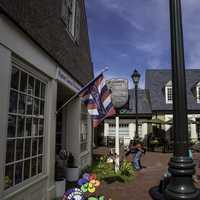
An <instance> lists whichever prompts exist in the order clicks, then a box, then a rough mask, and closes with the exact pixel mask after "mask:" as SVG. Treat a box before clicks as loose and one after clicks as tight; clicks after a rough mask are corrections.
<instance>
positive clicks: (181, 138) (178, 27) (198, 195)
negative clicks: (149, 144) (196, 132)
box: [164, 0, 200, 200]
mask: <svg viewBox="0 0 200 200" xmlns="http://www.w3.org/2000/svg"><path fill="white" fill-rule="evenodd" d="M170 27H171V57H172V81H173V124H174V132H175V134H174V135H175V136H174V137H175V138H174V157H173V158H171V160H170V162H169V172H170V173H171V175H172V177H171V180H170V183H169V185H168V186H167V189H166V190H165V194H164V196H165V198H166V199H170V200H173V199H177V200H178V199H188V200H197V199H200V192H199V190H198V189H196V188H195V187H194V185H193V182H192V175H193V174H194V173H195V164H194V162H193V160H192V158H190V157H189V153H188V148H189V145H188V143H189V137H188V121H187V96H186V82H185V59H184V45H183V29H182V14H181V0H170Z"/></svg>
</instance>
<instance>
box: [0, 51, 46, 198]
mask: <svg viewBox="0 0 200 200" xmlns="http://www.w3.org/2000/svg"><path fill="white" fill-rule="evenodd" d="M13 67H15V68H18V69H19V70H20V71H21V72H25V73H26V74H27V76H28V75H30V76H32V77H33V78H34V79H36V80H39V81H40V82H41V83H43V84H44V85H45V96H44V98H43V99H44V102H45V103H44V111H43V112H44V114H43V120H44V121H43V135H42V136H41V138H43V144H42V150H43V152H42V154H41V155H39V154H37V155H32V154H31V150H30V155H29V157H27V158H25V157H24V156H25V138H30V139H32V138H36V137H38V138H39V132H38V136H34V137H33V136H30V137H25V135H24V136H22V137H21V139H23V140H24V142H23V158H22V159H20V160H15V159H14V160H13V161H12V162H9V163H14V166H15V164H16V163H20V162H25V160H30V169H29V176H30V177H29V178H27V179H25V180H22V181H21V182H19V183H17V184H15V185H14V184H13V185H12V186H11V187H9V188H7V189H5V183H4V177H5V175H6V174H5V172H6V166H8V165H9V163H7V162H6V153H7V141H8V139H10V137H8V135H7V134H8V119H9V115H13V114H11V113H10V111H9V107H10V102H9V99H10V93H11V90H12V89H11V78H12V77H11V74H12V70H13ZM48 82H49V79H48V78H47V77H46V76H44V75H43V74H41V73H39V72H38V71H37V70H36V69H34V68H33V67H32V66H31V65H30V64H29V63H27V62H25V61H23V60H22V59H21V58H19V57H18V56H16V55H15V54H12V56H11V63H10V80H9V92H8V110H7V124H6V126H7V127H6V133H5V135H4V138H5V144H4V150H3V153H4V160H3V173H2V174H3V191H2V192H3V195H8V194H10V193H12V192H15V191H20V190H23V188H25V187H26V186H27V185H31V184H33V183H34V182H36V181H39V180H40V179H43V178H44V177H46V173H47V168H46V167H47V166H46V157H47V151H46V146H47V142H46V141H47V128H46V123H47V104H48V102H47V93H48ZM19 84H20V83H19ZM27 85H28V78H27ZM19 86H20V85H19ZM34 87H35V84H34ZM40 89H41V87H40ZM17 92H18V93H19V94H21V93H24V95H25V92H20V88H18V90H17ZM33 95H34V94H33ZM26 96H28V93H27V95H26ZM34 96H35V95H34ZM18 101H19V98H18ZM25 109H26V103H25ZM33 109H34V108H33ZM33 112H34V110H33V111H32V115H30V116H31V117H32V124H33V118H35V117H34V113H33ZM39 114H40V113H39ZM22 115H23V114H22ZM16 116H20V114H19V113H18V112H17V113H16ZM24 116H27V115H26V113H25V114H24ZM36 118H37V117H36ZM36 118H35V119H36ZM39 118H40V117H38V118H37V119H39ZM16 120H17V119H16ZM38 123H39V121H38ZM16 124H17V121H16ZM16 126H17V125H16ZM15 129H17V127H15ZM12 139H13V140H15V144H16V143H17V141H16V140H17V139H20V137H18V136H17V135H16V132H15V137H13V138H12ZM31 145H32V141H31ZM38 145H39V142H38V144H37V146H38ZM31 149H32V148H31ZM37 149H38V148H37ZM37 153H39V152H37ZM14 156H16V145H15V150H14ZM41 156H42V169H41V172H40V173H37V171H38V169H36V175H34V176H31V172H30V171H31V162H32V159H33V158H36V159H39V157H41ZM37 168H38V165H37ZM13 171H14V169H13ZM23 174H24V167H23V171H22V176H23ZM14 177H15V174H13V179H14ZM22 178H23V177H22Z"/></svg>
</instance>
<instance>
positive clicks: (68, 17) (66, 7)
mask: <svg viewBox="0 0 200 200" xmlns="http://www.w3.org/2000/svg"><path fill="white" fill-rule="evenodd" d="M62 19H63V22H64V23H65V25H66V30H67V31H68V33H69V34H70V36H72V38H73V39H74V40H76V41H77V40H78V39H79V28H80V7H79V1H78V0H63V5H62Z"/></svg>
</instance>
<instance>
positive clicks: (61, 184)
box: [56, 179, 66, 198]
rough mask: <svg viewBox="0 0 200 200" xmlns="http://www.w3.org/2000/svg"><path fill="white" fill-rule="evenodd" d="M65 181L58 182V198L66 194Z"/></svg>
mask: <svg viewBox="0 0 200 200" xmlns="http://www.w3.org/2000/svg"><path fill="white" fill-rule="evenodd" d="M65 182H66V180H65V179H61V180H56V197H57V198H58V197H62V196H63V194H64V192H65Z"/></svg>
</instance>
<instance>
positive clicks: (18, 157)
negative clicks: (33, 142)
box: [16, 139, 24, 160]
mask: <svg viewBox="0 0 200 200" xmlns="http://www.w3.org/2000/svg"><path fill="white" fill-rule="evenodd" d="M23 145H24V139H17V147H16V160H21V159H23Z"/></svg>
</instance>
